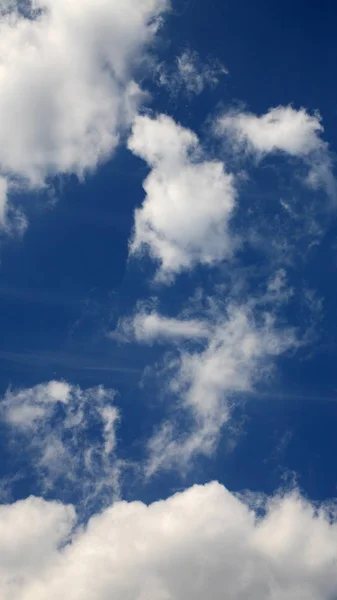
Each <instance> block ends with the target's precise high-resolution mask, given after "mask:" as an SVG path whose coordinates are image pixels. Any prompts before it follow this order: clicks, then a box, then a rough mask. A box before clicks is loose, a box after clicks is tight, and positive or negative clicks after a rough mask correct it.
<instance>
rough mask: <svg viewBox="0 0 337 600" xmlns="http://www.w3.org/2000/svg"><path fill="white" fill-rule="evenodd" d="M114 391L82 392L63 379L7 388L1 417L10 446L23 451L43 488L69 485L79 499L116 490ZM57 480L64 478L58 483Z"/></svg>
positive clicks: (84, 500)
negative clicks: (31, 385)
mask: <svg viewBox="0 0 337 600" xmlns="http://www.w3.org/2000/svg"><path fill="white" fill-rule="evenodd" d="M114 398H115V392H114V390H110V389H106V388H103V387H102V386H100V387H97V388H90V389H87V390H82V389H81V388H79V387H77V386H72V385H70V384H68V383H66V382H63V381H51V382H49V383H45V384H40V385H37V386H35V387H33V388H26V389H21V390H8V391H7V392H6V394H5V396H4V397H3V399H2V400H1V402H0V418H1V419H2V421H3V422H4V423H6V424H7V426H8V427H10V435H11V439H12V442H13V443H16V445H15V446H13V448H12V449H13V451H14V449H17V451H18V452H19V453H21V452H22V448H24V449H25V450H24V451H25V455H26V458H27V459H28V460H29V461H31V462H32V465H31V468H32V471H33V472H34V473H35V474H36V475H37V476H38V478H39V479H40V481H41V485H42V487H43V488H46V489H52V490H54V491H55V490H56V491H57V492H58V493H59V492H60V490H61V491H62V492H64V487H65V488H68V487H69V486H71V489H72V491H73V493H75V494H76V495H77V496H78V498H79V503H84V504H88V505H89V504H90V503H91V502H92V501H93V499H95V500H96V501H103V502H104V501H105V497H107V498H108V500H110V499H111V497H112V495H113V494H118V493H119V489H118V486H119V481H118V477H119V466H120V464H119V461H118V460H117V458H116V454H115V449H116V427H117V425H118V422H119V418H120V415H119V411H118V409H117V407H116V406H114ZM60 482H63V483H62V484H61V483H60Z"/></svg>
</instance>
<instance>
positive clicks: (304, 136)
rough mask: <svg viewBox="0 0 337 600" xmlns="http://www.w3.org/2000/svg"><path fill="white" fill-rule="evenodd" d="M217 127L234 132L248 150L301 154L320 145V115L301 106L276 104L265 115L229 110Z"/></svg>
mask: <svg viewBox="0 0 337 600" xmlns="http://www.w3.org/2000/svg"><path fill="white" fill-rule="evenodd" d="M218 125H219V127H220V129H221V130H223V131H227V130H229V132H230V133H232V134H234V136H235V139H237V140H238V141H240V142H242V143H244V144H248V149H249V150H253V151H257V152H260V153H261V154H264V153H268V152H276V151H278V150H279V151H283V152H287V153H288V154H291V155H293V156H305V155H307V154H310V153H311V152H313V151H314V150H317V149H318V148H321V147H322V145H323V142H322V140H321V139H320V137H319V135H320V133H322V131H323V126H322V124H321V121H320V118H319V117H318V116H317V115H309V114H308V113H307V112H306V110H304V109H303V108H302V109H300V110H295V109H294V108H292V107H291V106H278V107H277V108H272V109H270V110H269V111H268V112H267V113H266V114H264V115H261V116H257V115H254V114H252V113H240V112H239V113H229V114H225V115H224V116H223V117H221V118H220V120H219V122H218Z"/></svg>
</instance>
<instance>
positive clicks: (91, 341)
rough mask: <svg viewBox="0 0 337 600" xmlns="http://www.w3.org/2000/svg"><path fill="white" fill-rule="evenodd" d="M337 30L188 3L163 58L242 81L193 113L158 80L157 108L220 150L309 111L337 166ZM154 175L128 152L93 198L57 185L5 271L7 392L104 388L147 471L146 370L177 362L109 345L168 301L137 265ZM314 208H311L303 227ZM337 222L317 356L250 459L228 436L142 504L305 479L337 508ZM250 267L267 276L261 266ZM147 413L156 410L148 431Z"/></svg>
mask: <svg viewBox="0 0 337 600" xmlns="http://www.w3.org/2000/svg"><path fill="white" fill-rule="evenodd" d="M336 26H337V7H336V6H334V3H333V2H327V1H321V2H319V3H318V2H304V1H299V0H295V1H294V0H293V1H292V2H291V1H290V0H285V1H283V2H276V3H275V2H270V1H269V0H268V1H267V0H256V1H255V2H248V1H247V0H246V1H243V0H235V1H234V0H226V2H224V1H223V0H208V1H207V2H206V1H205V0H194V1H192V0H191V1H189V2H188V1H186V2H176V3H175V10H174V11H173V12H172V14H171V15H170V16H168V17H167V19H166V22H165V25H164V28H163V32H162V37H161V41H160V42H158V44H157V46H156V48H155V49H154V52H155V53H156V54H158V55H159V57H160V59H161V60H162V61H165V62H167V63H173V61H174V59H175V57H176V56H177V55H179V54H180V53H181V52H182V51H183V50H184V49H185V48H186V47H189V48H192V49H193V50H196V51H197V52H198V53H199V55H200V58H201V60H206V59H208V58H217V59H219V60H220V61H221V62H222V63H223V64H224V65H225V66H226V67H227V68H228V70H229V75H228V76H226V77H224V78H223V80H222V81H221V83H220V84H219V85H218V87H217V88H216V89H215V90H213V91H209V90H208V91H205V92H204V93H203V94H201V96H199V97H197V98H194V99H193V100H192V101H191V102H189V101H187V100H186V98H185V97H183V96H182V95H181V96H179V97H178V98H174V99H172V98H171V99H170V98H169V97H168V94H167V92H166V91H165V90H164V89H159V88H157V87H156V85H155V83H154V82H153V81H151V79H150V78H149V76H148V75H146V76H144V82H145V84H146V85H147V86H148V87H149V88H150V89H151V91H152V94H153V97H152V101H151V103H150V108H151V109H152V110H153V111H155V112H167V113H168V114H170V115H171V116H173V117H174V119H175V120H177V121H179V122H181V123H182V124H183V125H184V126H187V127H191V128H192V129H194V130H195V131H196V132H197V133H199V134H200V136H201V137H202V139H203V140H204V141H205V144H206V146H207V144H209V138H208V133H209V132H208V125H207V119H208V118H209V117H210V116H212V115H216V114H217V113H218V112H219V111H220V110H221V108H223V107H229V106H237V105H242V104H243V105H244V106H245V107H246V108H247V109H249V110H251V111H253V112H256V113H258V114H260V113H263V112H266V111H267V110H268V109H269V108H270V107H273V106H277V105H280V104H284V105H287V104H292V105H293V106H294V107H295V108H300V107H301V106H305V107H306V108H307V109H308V110H309V111H314V110H316V109H317V110H319V111H320V113H321V115H322V118H323V124H324V128H325V133H324V139H325V140H326V141H328V142H329V144H330V147H331V150H332V151H333V152H337V87H336V80H335V79H336V78H335V76H334V72H335V65H336V64H337V43H336ZM146 174H147V168H146V166H145V165H144V163H143V162H142V161H140V160H139V159H137V158H135V157H134V156H132V155H131V153H129V152H128V151H127V150H126V149H125V148H123V147H121V148H119V149H118V150H117V151H116V153H115V155H114V156H113V158H112V159H111V161H109V162H108V163H107V164H105V165H104V166H102V167H100V168H99V169H98V171H97V172H96V173H95V174H91V175H89V176H88V177H87V178H86V179H85V181H84V182H78V181H77V180H76V178H75V177H74V178H72V177H71V178H63V179H62V180H60V179H57V180H54V181H52V182H51V185H52V186H53V187H54V189H55V196H56V197H57V202H56V203H55V205H48V202H47V200H48V198H46V195H45V194H44V193H41V194H40V195H37V194H31V197H28V196H27V197H25V198H21V197H18V198H17V202H18V203H23V202H24V204H25V210H26V213H27V215H28V219H29V222H30V224H29V227H28V229H27V232H26V233H25V234H24V236H23V237H22V238H21V239H18V238H16V237H12V238H6V239H4V240H3V242H2V247H1V266H0V320H1V331H2V336H1V346H0V361H1V371H0V391H1V392H4V391H5V390H6V388H7V387H8V385H13V386H15V387H30V386H33V385H36V384H38V383H40V382H43V381H48V380H50V379H63V378H64V379H67V380H68V381H70V382H72V383H76V384H78V385H80V386H83V387H89V386H95V385H98V384H104V385H106V386H109V387H113V388H116V389H118V391H119V396H118V399H117V402H118V404H119V406H120V407H121V408H122V409H123V424H122V425H121V428H120V430H119V441H120V447H121V452H122V453H123V452H124V454H125V456H128V457H132V458H139V457H140V456H141V453H142V448H141V443H140V441H141V440H142V439H143V438H142V437H141V436H145V431H146V430H147V428H148V427H150V428H151V423H152V421H153V423H154V422H155V417H156V416H157V415H158V413H160V409H159V408H158V406H156V403H155V402H154V395H155V394H156V393H157V392H156V389H155V388H153V387H151V385H150V384H149V386H148V387H146V385H145V386H143V387H140V386H139V384H140V381H141V379H142V373H143V370H144V368H145V367H146V366H147V365H149V364H153V362H154V361H155V360H158V359H159V358H160V356H161V353H162V352H163V351H164V348H159V349H158V348H141V349H140V348H138V347H137V346H127V347H125V346H123V345H121V344H118V343H115V342H113V341H111V340H108V339H107V338H106V332H107V331H108V330H109V329H111V328H112V327H113V326H114V325H115V324H116V322H117V320H118V317H119V316H120V315H123V314H127V312H128V311H131V310H132V309H133V307H134V306H135V302H136V301H137V300H139V299H145V298H147V297H148V296H149V295H151V294H153V293H157V292H158V290H153V288H152V287H151V285H150V284H149V281H150V277H151V274H152V266H151V264H150V263H147V262H146V261H145V262H144V263H143V264H142V265H141V266H140V265H138V266H135V264H134V262H133V261H131V262H130V261H128V241H129V238H130V234H131V230H132V225H133V212H134V209H135V207H136V206H139V205H140V204H141V202H142V199H143V191H142V187H141V184H142V181H143V180H144V178H145V176H146ZM257 177H258V180H257V181H258V184H256V185H257V187H258V189H259V190H260V193H262V190H263V191H264V193H265V195H266V196H267V202H268V198H269V196H270V197H271V196H272V194H273V192H274V191H275V190H274V189H273V186H274V185H276V181H274V180H273V178H271V181H270V182H268V181H266V180H265V179H264V174H263V173H262V174H259V175H258V176H257ZM251 191H252V192H253V191H254V190H253V188H252V190H251ZM247 201H249V196H248V195H247ZM305 201H306V200H305V195H304V194H303V211H305ZM27 207H28V208H27ZM268 210H269V209H268ZM270 210H271V212H272V213H273V208H271V209H270ZM327 220H328V221H329V223H328V226H327V228H326V232H325V234H324V236H323V238H322V240H321V242H320V245H319V246H318V247H316V248H315V250H314V251H313V252H312V253H311V254H310V255H309V257H308V258H307V259H306V260H304V261H299V262H298V264H295V265H294V266H293V267H292V269H291V271H290V272H291V277H293V278H294V281H295V282H296V283H297V284H299V285H300V284H304V283H305V284H306V285H307V286H308V287H310V288H312V289H314V290H315V292H316V294H317V297H319V298H322V299H323V307H324V310H323V315H322V320H321V323H320V324H319V326H318V331H317V337H316V339H315V342H314V344H313V346H312V347H310V348H307V349H305V350H301V351H299V352H298V353H295V354H292V355H291V356H290V357H287V358H283V359H280V360H279V361H278V363H277V368H278V370H277V375H276V376H275V378H274V380H273V381H272V382H271V383H268V384H266V385H265V386H262V388H263V389H261V393H260V394H259V393H258V392H257V394H256V396H255V395H254V396H252V397H250V398H248V399H246V400H245V403H244V405H243V406H241V407H240V408H238V409H237V411H236V419H237V422H240V423H241V424H242V425H241V427H242V431H241V434H240V439H239V440H237V443H236V445H235V447H234V449H232V450H230V451H229V450H228V443H227V442H228V436H225V438H226V439H223V440H222V442H221V443H220V447H219V450H218V452H217V455H216V457H215V458H214V460H206V459H205V460H203V461H200V463H198V464H197V465H196V466H195V468H194V470H193V472H191V473H189V474H188V475H187V478H186V479H185V480H183V481H182V480H181V479H180V477H179V476H178V475H174V474H170V475H169V476H168V475H167V474H165V476H164V475H159V476H158V477H157V478H155V479H154V480H153V481H152V482H151V483H149V484H147V485H145V484H142V483H141V482H138V483H137V489H136V486H135V485H134V486H131V485H130V486H126V489H125V495H126V497H134V496H137V498H144V499H146V500H148V499H153V498H156V497H158V496H166V495H169V494H170V493H171V491H172V490H175V489H177V488H179V487H180V486H185V485H187V484H189V483H192V482H195V481H200V482H205V481H208V480H210V479H214V478H216V479H219V480H220V481H221V482H223V483H224V484H225V485H226V486H228V487H229V488H230V489H234V490H241V489H244V488H249V489H253V490H259V491H265V492H268V493H270V492H272V491H274V490H275V489H277V488H278V487H279V486H280V485H282V484H283V482H284V477H288V479H289V477H290V475H289V473H291V472H295V473H296V476H297V480H298V483H299V485H300V487H301V489H302V490H303V491H304V493H305V494H308V495H309V496H310V497H312V498H315V499H325V498H327V497H331V496H335V495H336V493H337V490H336V477H337V467H336V461H335V458H334V457H335V455H336V452H337V437H336V435H335V431H336V421H337V375H336V335H337V320H336V301H337V286H336V283H335V281H336V265H337V259H336V231H337V221H336V216H335V213H334V212H333V211H332V212H331V213H330V214H329V217H328V219H327ZM246 260H247V264H249V263H250V262H251V261H252V260H253V262H254V258H252V257H250V256H247V257H246ZM261 268H262V267H261ZM193 277H194V278H193V280H192V279H191V278H189V277H188V276H182V277H181V278H179V279H178V281H177V283H176V286H175V287H174V289H172V290H163V291H160V298H161V307H162V309H163V310H166V311H169V312H170V311H171V313H174V312H175V310H174V308H175V306H176V307H177V308H178V307H179V306H181V302H182V300H183V298H185V297H186V294H187V293H188V292H189V291H192V290H193V288H194V287H195V286H196V285H199V286H205V288H206V289H207V286H208V285H209V276H208V275H207V274H205V273H204V272H203V270H199V271H198V270H197V272H196V273H195V274H194V276H193ZM287 317H288V318H289V319H290V320H291V322H292V324H295V325H298V324H303V322H304V321H303V316H302V313H301V308H300V303H297V304H296V302H294V304H293V306H292V307H291V308H290V309H289V314H287ZM152 404H153V405H154V406H152ZM144 406H146V407H148V408H149V406H150V409H149V412H148V414H147V416H145V417H142V418H141V416H142V415H144V412H143V408H144ZM151 406H152V408H151ZM151 411H152V412H151ZM4 456H5V457H7V458H6V460H5V461H4V463H3V464H4V468H3V472H4V473H6V470H7V471H8V473H10V470H11V468H12V466H11V462H7V461H9V458H8V456H7V452H6V451H4ZM21 468H22V469H25V468H26V467H25V466H22V467H21ZM8 473H7V474H8ZM26 485H27V489H25V490H24V491H23V490H20V492H19V493H20V494H26V493H27V492H28V493H31V492H32V491H34V489H31V487H29V485H30V484H29V482H28V480H27V481H26ZM32 487H33V488H34V485H32Z"/></svg>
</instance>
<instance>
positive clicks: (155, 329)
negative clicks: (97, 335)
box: [108, 311, 210, 344]
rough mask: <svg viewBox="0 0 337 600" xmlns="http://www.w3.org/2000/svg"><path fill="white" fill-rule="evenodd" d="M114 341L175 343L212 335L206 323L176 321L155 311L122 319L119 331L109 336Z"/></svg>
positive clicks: (194, 320) (196, 320)
mask: <svg viewBox="0 0 337 600" xmlns="http://www.w3.org/2000/svg"><path fill="white" fill-rule="evenodd" d="M108 335H109V337H111V338H112V339H118V340H120V341H131V340H134V339H136V340H137V341H138V342H145V343H148V344H151V343H153V342H165V341H166V342H167V341H169V342H173V341H181V340H183V339H192V340H193V339H194V340H198V339H201V340H202V339H205V338H208V337H209V335H210V329H209V326H208V324H207V323H206V322H202V321H200V320H198V319H184V318H181V319H176V318H172V317H164V316H162V315H160V314H158V313H157V312H155V311H152V312H143V311H140V312H137V313H136V315H135V316H134V317H131V318H126V319H122V320H121V321H120V322H119V323H118V326H117V329H116V330H115V331H113V332H111V333H109V334H108Z"/></svg>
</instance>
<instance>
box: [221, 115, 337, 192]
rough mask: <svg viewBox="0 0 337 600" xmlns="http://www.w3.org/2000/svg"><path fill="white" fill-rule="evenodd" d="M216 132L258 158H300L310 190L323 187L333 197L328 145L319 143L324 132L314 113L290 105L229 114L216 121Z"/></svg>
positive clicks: (333, 186) (333, 187) (317, 116)
mask: <svg viewBox="0 0 337 600" xmlns="http://www.w3.org/2000/svg"><path fill="white" fill-rule="evenodd" d="M216 130H217V132H218V133H219V134H220V135H222V134H225V135H226V137H227V140H228V141H229V142H230V143H231V144H234V147H235V148H236V149H237V150H241V149H242V150H245V151H246V152H248V153H249V154H254V155H255V156H256V157H257V158H258V159H261V158H263V157H264V156H265V155H267V154H270V153H275V152H283V153H286V154H288V155H290V156H293V157H297V158H301V159H303V160H304V161H305V162H306V163H307V164H308V166H309V174H308V176H307V179H306V182H307V183H308V185H310V186H312V187H319V186H324V187H325V188H326V190H327V191H328V193H329V194H330V195H332V196H334V195H335V191H336V190H335V182H334V178H333V175H332V162H331V158H330V156H329V152H328V145H327V143H326V142H324V141H323V140H322V137H321V135H322V133H323V131H324V128H323V125H322V122H321V118H320V116H319V114H318V113H315V114H313V115H311V114H309V113H308V112H307V111H306V110H305V109H304V108H301V109H299V110H296V109H294V108H292V107H291V106H278V107H276V108H271V109H270V110H269V111H268V112H267V113H265V114H264V115H260V116H258V115H255V114H253V113H249V112H229V113H227V114H224V115H223V116H222V117H220V119H219V120H218V121H217V124H216Z"/></svg>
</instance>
